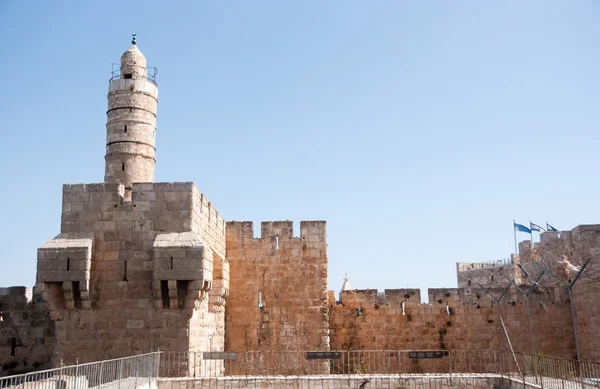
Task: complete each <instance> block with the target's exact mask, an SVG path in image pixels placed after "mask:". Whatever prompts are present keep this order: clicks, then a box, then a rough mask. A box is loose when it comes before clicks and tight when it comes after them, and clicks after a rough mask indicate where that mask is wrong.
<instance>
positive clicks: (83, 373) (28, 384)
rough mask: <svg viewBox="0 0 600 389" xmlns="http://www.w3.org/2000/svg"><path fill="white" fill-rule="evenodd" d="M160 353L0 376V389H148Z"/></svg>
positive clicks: (154, 376) (153, 379)
mask: <svg viewBox="0 0 600 389" xmlns="http://www.w3.org/2000/svg"><path fill="white" fill-rule="evenodd" d="M159 360H160V353H159V352H154V353H149V354H142V355H136V356H132V357H126V358H118V359H111V360H106V361H101V362H92V363H84V364H77V365H72V366H64V367H60V368H56V369H50V370H43V371H36V372H32V373H27V374H20V375H13V376H8V377H0V388H2V389H4V388H15V389H86V388H92V387H95V388H102V389H113V388H114V389H134V388H144V387H146V388H150V387H152V384H153V382H156V379H157V378H158V366H159Z"/></svg>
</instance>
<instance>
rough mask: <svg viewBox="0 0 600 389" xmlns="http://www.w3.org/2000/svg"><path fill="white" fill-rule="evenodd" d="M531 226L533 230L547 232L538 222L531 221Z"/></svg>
mask: <svg viewBox="0 0 600 389" xmlns="http://www.w3.org/2000/svg"><path fill="white" fill-rule="evenodd" d="M529 228H530V229H531V231H538V232H542V231H544V232H546V230H544V229H543V228H542V227H540V226H538V225H537V224H534V223H532V222H529Z"/></svg>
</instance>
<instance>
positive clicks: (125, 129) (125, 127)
mask: <svg viewBox="0 0 600 389" xmlns="http://www.w3.org/2000/svg"><path fill="white" fill-rule="evenodd" d="M125 133H126V134H127V126H125Z"/></svg>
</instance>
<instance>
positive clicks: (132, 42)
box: [131, 33, 137, 45]
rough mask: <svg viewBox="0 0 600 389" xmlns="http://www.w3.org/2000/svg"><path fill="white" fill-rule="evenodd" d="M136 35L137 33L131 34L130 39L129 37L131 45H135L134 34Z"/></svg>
mask: <svg viewBox="0 0 600 389" xmlns="http://www.w3.org/2000/svg"><path fill="white" fill-rule="evenodd" d="M136 35H137V33H136V34H131V38H132V39H131V44H132V45H135V43H136V42H135V36H136Z"/></svg>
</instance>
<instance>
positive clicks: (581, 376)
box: [159, 350, 600, 389]
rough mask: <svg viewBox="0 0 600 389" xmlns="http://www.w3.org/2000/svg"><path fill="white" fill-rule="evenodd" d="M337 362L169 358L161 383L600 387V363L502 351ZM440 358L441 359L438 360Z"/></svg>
mask: <svg viewBox="0 0 600 389" xmlns="http://www.w3.org/2000/svg"><path fill="white" fill-rule="evenodd" d="M334 353H337V354H338V355H336V357H335V358H329V359H309V358H308V357H307V356H308V355H307V352H301V351H297V352H296V351H290V352H287V351H286V352H258V351H249V352H238V353H223V354H226V358H223V359H207V358H205V356H208V355H212V354H215V353H203V352H194V351H190V352H165V353H163V355H162V356H161V359H160V366H159V375H160V377H194V378H211V377H223V376H225V377H227V376H229V377H236V376H238V377H239V376H258V377H273V376H315V375H334V376H335V375H415V374H417V375H422V374H444V375H451V376H453V375H465V374H467V375H468V374H471V375H486V376H489V375H493V376H498V377H502V378H504V379H511V380H513V381H519V382H522V383H523V384H530V385H538V386H539V385H541V386H542V387H547V388H556V389H565V388H567V387H574V386H573V385H576V386H577V387H581V386H585V387H599V388H600V384H599V383H600V363H598V362H587V361H576V360H573V359H566V358H556V357H549V356H544V355H533V354H526V353H516V352H515V353H512V352H509V351H506V352H500V351H497V350H474V351H467V350H451V351H442V352H441V353H440V354H438V357H437V358H419V357H415V353H414V352H413V351H408V350H372V351H362V350H361V351H337V352H334ZM440 355H441V357H439V356H440Z"/></svg>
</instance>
